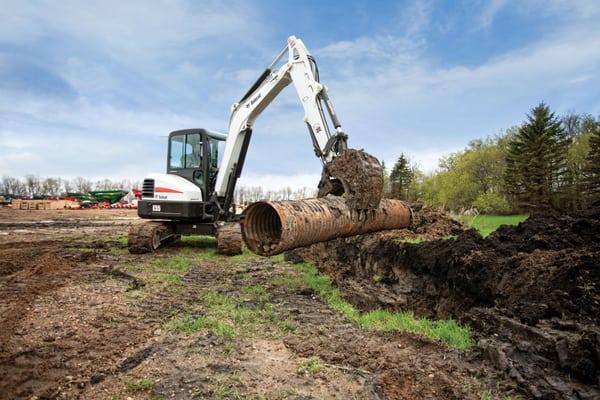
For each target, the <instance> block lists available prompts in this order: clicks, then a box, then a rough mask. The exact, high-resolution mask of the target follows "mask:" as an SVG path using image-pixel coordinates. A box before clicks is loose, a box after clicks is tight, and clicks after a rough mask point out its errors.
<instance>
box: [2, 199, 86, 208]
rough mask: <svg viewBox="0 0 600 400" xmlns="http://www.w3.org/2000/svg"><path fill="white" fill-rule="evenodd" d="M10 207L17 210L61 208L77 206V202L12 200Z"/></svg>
mask: <svg viewBox="0 0 600 400" xmlns="http://www.w3.org/2000/svg"><path fill="white" fill-rule="evenodd" d="M11 205H12V208H14V209H17V210H63V209H65V208H79V203H78V202H76V201H72V200H14V201H13V202H12V204H11Z"/></svg>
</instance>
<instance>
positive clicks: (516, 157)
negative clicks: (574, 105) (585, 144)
mask: <svg viewBox="0 0 600 400" xmlns="http://www.w3.org/2000/svg"><path fill="white" fill-rule="evenodd" d="M568 143H569V141H568V138H567V136H566V133H565V131H564V129H563V127H562V125H561V122H560V121H559V119H558V118H557V117H556V116H555V114H554V113H553V112H551V111H550V108H549V107H548V106H547V105H546V104H544V103H543V102H542V103H540V104H539V105H537V106H536V107H534V108H533V109H532V110H531V112H530V114H529V115H528V116H527V121H526V122H525V123H524V124H523V125H522V126H521V128H520V129H519V132H518V133H517V135H516V136H515V137H514V138H513V139H512V140H511V141H510V142H509V143H508V149H507V150H508V153H507V156H506V163H507V168H506V173H505V176H504V179H505V182H506V186H507V189H508V190H509V192H510V194H511V195H512V196H513V197H514V198H515V200H516V201H517V202H518V203H519V204H520V205H521V206H523V207H526V208H527V207H531V206H534V207H537V206H550V205H554V206H556V205H557V204H555V202H554V200H556V197H555V195H557V194H559V193H561V192H562V191H563V190H564V189H565V181H564V179H563V178H564V175H565V171H566V151H565V150H566V146H567V145H568Z"/></svg>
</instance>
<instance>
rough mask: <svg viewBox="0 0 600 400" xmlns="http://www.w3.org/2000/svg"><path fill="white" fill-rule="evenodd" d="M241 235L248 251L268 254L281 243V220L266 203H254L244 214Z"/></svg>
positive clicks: (274, 210)
mask: <svg viewBox="0 0 600 400" xmlns="http://www.w3.org/2000/svg"><path fill="white" fill-rule="evenodd" d="M244 214H245V217H244V223H243V225H242V233H243V235H244V239H245V240H246V245H247V246H248V247H250V250H252V251H254V252H258V253H259V254H268V253H270V252H271V251H272V250H274V249H275V248H276V247H277V245H278V244H279V242H280V241H281V218H280V217H279V214H278V213H277V210H276V209H275V208H274V207H273V206H271V205H270V204H268V203H264V202H259V203H254V204H252V205H251V206H250V207H248V208H247V209H246V211H245V212H244Z"/></svg>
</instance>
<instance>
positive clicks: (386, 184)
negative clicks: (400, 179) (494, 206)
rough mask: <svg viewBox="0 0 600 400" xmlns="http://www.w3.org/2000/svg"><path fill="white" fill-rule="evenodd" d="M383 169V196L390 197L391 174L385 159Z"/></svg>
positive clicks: (382, 164) (382, 163) (382, 162)
mask: <svg viewBox="0 0 600 400" xmlns="http://www.w3.org/2000/svg"><path fill="white" fill-rule="evenodd" d="M381 169H382V171H383V197H386V198H389V197H390V195H391V188H390V174H389V172H388V170H387V165H385V161H381Z"/></svg>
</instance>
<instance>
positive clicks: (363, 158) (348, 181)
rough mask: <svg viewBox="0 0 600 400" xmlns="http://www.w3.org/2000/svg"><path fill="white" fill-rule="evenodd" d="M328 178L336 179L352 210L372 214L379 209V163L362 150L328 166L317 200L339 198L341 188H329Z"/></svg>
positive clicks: (380, 169) (345, 155)
mask: <svg viewBox="0 0 600 400" xmlns="http://www.w3.org/2000/svg"><path fill="white" fill-rule="evenodd" d="M329 177H332V178H336V179H339V181H340V182H341V183H342V186H343V193H344V195H343V196H344V200H345V202H346V204H347V205H348V207H349V208H350V209H353V210H373V209H376V208H377V206H379V202H380V200H381V193H383V169H382V167H381V164H380V163H379V161H378V160H377V159H376V158H375V157H373V156H372V155H370V154H368V153H365V152H364V151H363V150H355V149H348V150H346V151H345V152H344V153H343V154H342V155H341V156H338V157H336V158H335V159H334V160H333V161H332V162H330V163H328V164H327V166H326V169H325V171H324V176H323V177H322V181H321V183H319V194H318V196H319V197H325V196H326V195H328V194H333V195H341V194H342V193H341V192H340V189H341V188H337V189H336V188H335V187H334V186H335V185H333V186H331V184H330V182H329Z"/></svg>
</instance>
